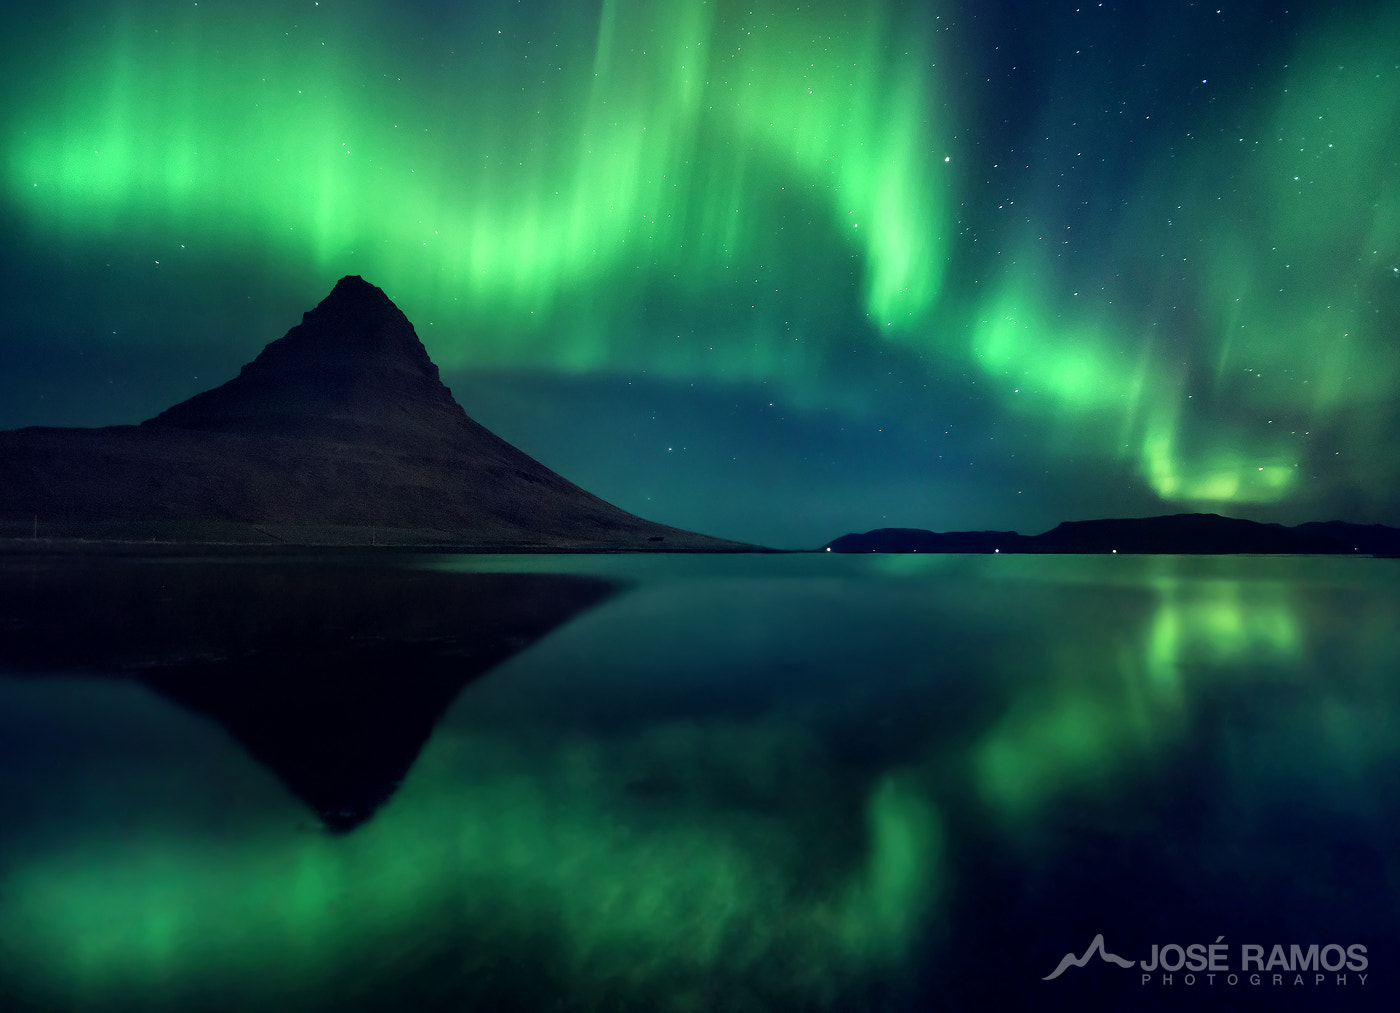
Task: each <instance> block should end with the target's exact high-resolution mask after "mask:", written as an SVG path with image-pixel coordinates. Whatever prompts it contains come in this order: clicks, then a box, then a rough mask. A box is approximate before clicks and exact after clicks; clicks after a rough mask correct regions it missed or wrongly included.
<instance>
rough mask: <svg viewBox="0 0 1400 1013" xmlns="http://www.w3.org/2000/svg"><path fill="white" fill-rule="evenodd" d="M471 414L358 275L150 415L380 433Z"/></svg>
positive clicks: (384, 300)
mask: <svg viewBox="0 0 1400 1013" xmlns="http://www.w3.org/2000/svg"><path fill="white" fill-rule="evenodd" d="M465 419H466V415H465V413H464V412H463V411H462V409H461V407H460V406H459V405H458V404H457V403H456V401H454V400H453V399H452V393H451V391H449V390H448V389H447V387H445V386H444V385H443V383H442V380H441V378H440V377H439V375H438V368H437V366H436V365H435V364H434V363H433V361H432V359H431V358H429V356H428V350H427V349H426V348H424V347H423V343H422V342H421V341H420V340H419V339H418V334H417V332H416V331H414V329H413V324H412V323H410V322H409V320H408V318H407V317H406V316H404V314H403V312H402V311H401V310H400V309H399V308H398V307H397V306H396V305H394V302H393V300H392V299H390V298H389V297H388V296H387V295H385V294H384V291H383V290H382V289H380V288H378V287H377V286H375V285H371V284H370V283H369V282H367V281H365V280H364V279H363V278H362V277H360V276H359V275H353V274H352V275H346V276H345V277H344V278H341V279H340V280H339V281H338V282H336V284H335V287H334V288H333V289H332V290H331V293H330V294H329V295H328V296H326V297H325V298H324V299H322V300H321V302H320V303H319V304H318V305H317V306H316V308H315V309H312V310H308V311H307V312H306V313H304V314H302V319H301V323H300V324H298V325H297V326H295V327H293V328H292V329H291V330H290V331H288V332H287V333H286V334H285V335H283V336H282V337H280V338H278V339H277V340H276V341H273V342H271V343H270V344H268V345H267V346H266V347H265V348H264V349H263V350H262V351H261V352H260V353H259V354H258V356H257V358H255V359H253V361H252V362H249V363H248V364H247V365H246V366H244V367H243V370H242V372H240V373H239V375H238V376H236V377H234V378H233V379H232V380H230V381H229V382H228V383H225V384H224V385H222V386H220V387H216V388H214V389H213V390H208V391H205V392H204V393H202V394H197V395H195V396H194V397H192V398H190V399H189V400H188V401H183V402H181V403H180V404H177V405H175V406H174V407H172V408H168V409H166V410H165V411H163V412H161V413H160V414H159V415H157V416H156V417H155V418H154V419H151V420H149V421H148V422H147V423H146V424H147V425H156V426H173V427H177V428H181V429H203V430H219V431H256V432H284V433H287V434H293V433H307V432H309V431H311V430H316V431H320V432H322V433H323V434H326V435H334V436H338V437H346V438H352V439H354V438H358V437H359V436H363V435H366V434H371V433H372V434H376V439H377V438H382V436H383V435H384V434H385V433H386V432H392V431H406V430H410V429H411V430H422V429H423V428H424V425H425V424H427V425H428V426H429V427H432V426H437V425H441V424H442V423H449V424H455V423H458V422H461V421H465Z"/></svg>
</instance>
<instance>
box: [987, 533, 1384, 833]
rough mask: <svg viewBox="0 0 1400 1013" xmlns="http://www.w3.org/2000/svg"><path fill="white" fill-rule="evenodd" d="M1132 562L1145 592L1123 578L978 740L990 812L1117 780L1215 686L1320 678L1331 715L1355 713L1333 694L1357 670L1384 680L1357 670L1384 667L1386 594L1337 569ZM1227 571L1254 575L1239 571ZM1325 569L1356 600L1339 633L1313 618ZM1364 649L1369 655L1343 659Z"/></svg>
mask: <svg viewBox="0 0 1400 1013" xmlns="http://www.w3.org/2000/svg"><path fill="white" fill-rule="evenodd" d="M1140 562H1141V566H1142V568H1143V570H1144V571H1145V574H1143V575H1144V576H1145V581H1144V583H1145V585H1146V587H1148V588H1150V595H1148V596H1142V595H1141V594H1140V590H1137V591H1135V590H1132V589H1130V585H1129V584H1124V585H1123V588H1122V589H1123V591H1124V593H1125V594H1127V595H1128V596H1129V598H1128V600H1127V601H1117V600H1112V601H1110V600H1105V601H1103V602H1101V603H1100V604H1099V606H1098V607H1096V609H1095V614H1094V617H1093V618H1094V622H1093V629H1092V633H1091V635H1088V636H1085V637H1084V638H1082V639H1074V640H1068V641H1066V642H1065V643H1064V644H1062V645H1057V646H1058V648H1059V649H1058V650H1057V651H1056V653H1055V655H1054V662H1053V664H1052V665H1051V666H1050V667H1049V669H1048V670H1047V673H1046V674H1047V676H1048V679H1047V681H1046V682H1045V684H1044V685H1042V686H1039V687H1037V688H1036V689H1034V690H1030V691H1028V692H1026V693H1025V694H1024V695H1022V696H1021V697H1020V698H1019V699H1017V701H1016V702H1015V703H1014V704H1013V705H1012V706H1011V708H1010V709H1009V710H1008V713H1007V714H1006V715H1005V717H1004V718H1003V719H1002V720H1001V721H1000V722H999V723H998V724H997V726H996V727H995V728H994V729H992V731H991V733H990V734H989V735H988V736H987V737H986V739H984V740H983V742H982V743H981V745H980V746H979V747H978V750H977V753H976V769H977V772H978V781H979V785H980V790H981V793H982V796H983V798H984V799H985V800H986V802H987V803H988V804H989V805H990V806H992V807H993V808H994V809H996V810H998V811H1000V812H1002V813H1003V814H1004V815H1006V816H1008V817H1015V818H1021V819H1030V818H1034V814H1035V813H1036V812H1037V811H1038V810H1042V809H1045V808H1049V807H1053V806H1054V805H1055V804H1056V803H1057V802H1062V801H1063V800H1064V798H1065V796H1066V795H1073V794H1074V793H1077V792H1085V791H1087V792H1091V793H1092V792H1093V791H1095V790H1099V789H1104V788H1108V787H1110V786H1112V785H1114V784H1120V783H1122V782H1123V781H1125V780H1128V779H1130V778H1131V777H1132V776H1133V774H1132V773H1131V772H1132V771H1134V770H1135V769H1137V770H1140V769H1141V768H1142V767H1143V766H1144V765H1149V766H1150V765H1151V764H1152V763H1154V762H1156V761H1158V760H1161V759H1163V758H1164V757H1169V756H1170V754H1171V752H1172V750H1173V748H1174V747H1175V746H1176V745H1178V744H1179V743H1180V739H1181V738H1182V736H1183V735H1186V734H1187V733H1188V729H1189V727H1190V725H1191V722H1192V719H1193V717H1194V716H1195V712H1197V711H1199V710H1200V709H1201V708H1202V707H1203V706H1204V705H1205V703H1206V702H1207V701H1209V700H1211V699H1212V696H1213V694H1214V693H1215V691H1216V689H1217V688H1218V686H1219V685H1226V686H1232V687H1233V689H1234V690H1235V691H1237V692H1247V693H1256V692H1257V693H1269V692H1271V691H1272V690H1273V689H1274V688H1276V687H1277V686H1280V685H1282V686H1288V685H1290V684H1296V682H1297V681H1298V680H1299V678H1300V673H1301V672H1309V671H1311V672H1315V673H1318V674H1319V675H1327V676H1329V677H1332V678H1334V679H1335V683H1336V685H1335V692H1329V691H1328V690H1326V689H1324V688H1323V687H1321V686H1314V687H1313V688H1314V690H1316V691H1318V692H1319V693H1320V694H1321V695H1322V696H1323V698H1324V699H1326V701H1327V709H1328V711H1329V713H1331V714H1333V715H1334V716H1335V717H1337V718H1338V720H1340V721H1341V722H1342V723H1347V722H1349V721H1350V720H1352V718H1354V717H1355V716H1356V715H1355V714H1352V712H1353V711H1355V709H1356V705H1355V704H1354V703H1353V702H1352V701H1349V700H1347V699H1346V698H1345V696H1346V695H1349V693H1350V691H1353V690H1354V689H1355V682H1354V680H1355V679H1356V678H1357V677H1358V676H1359V677H1360V678H1361V679H1362V681H1363V682H1364V683H1366V686H1367V689H1368V691H1369V690H1380V691H1382V692H1389V691H1390V688H1389V687H1386V686H1384V685H1383V683H1379V682H1378V683H1372V682H1371V679H1372V678H1373V676H1374V674H1375V673H1382V672H1385V671H1387V670H1388V669H1387V664H1388V663H1389V664H1393V660H1391V661H1390V662H1387V660H1386V659H1385V657H1384V655H1385V653H1386V652H1387V651H1390V652H1392V653H1393V651H1394V645H1393V643H1392V641H1393V640H1394V637H1393V635H1391V634H1387V633H1386V632H1385V630H1386V627H1387V625H1388V623H1389V622H1390V619H1389V618H1388V613H1389V610H1390V609H1391V608H1393V605H1392V604H1391V603H1390V602H1389V601H1387V600H1386V599H1385V597H1384V596H1382V598H1381V600H1379V601H1377V600H1376V599H1374V598H1373V597H1372V596H1370V595H1368V594H1366V593H1365V592H1364V591H1363V590H1362V589H1361V585H1359V584H1355V583H1353V581H1352V580H1351V579H1349V576H1350V575H1349V574H1348V572H1347V570H1346V568H1345V567H1341V568H1336V569H1334V570H1333V571H1332V572H1331V573H1330V574H1328V575H1327V577H1325V578H1324V579H1323V580H1322V581H1320V582H1318V583H1319V584H1320V585H1321V586H1320V587H1319V586H1317V585H1315V584H1312V586H1309V585H1310V584H1311V583H1312V582H1309V583H1308V584H1303V585H1301V586H1300V585H1299V584H1298V583H1297V581H1296V577H1297V574H1298V570H1299V569H1300V568H1299V566H1298V563H1297V561H1295V560H1288V559H1256V560H1252V561H1250V562H1248V563H1241V562H1240V561H1238V560H1232V559H1223V558H1214V559H1212V558H1209V557H1182V556H1159V557H1142V558H1141V560H1140ZM1326 566H1327V564H1324V567H1326ZM1303 569H1306V567H1303ZM1319 569H1323V568H1322V567H1320V568H1319ZM1241 570H1246V571H1249V570H1253V571H1254V572H1253V573H1250V574H1249V576H1248V577H1241V575H1240V571H1241ZM1134 573H1135V574H1136V571H1134ZM1130 580H1131V578H1130ZM1334 580H1335V581H1336V582H1337V588H1336V590H1335V591H1334V592H1333V593H1337V594H1339V595H1340V596H1341V600H1344V601H1347V602H1349V603H1350V604H1352V605H1353V606H1355V607H1356V608H1357V609H1358V611H1357V614H1355V615H1353V616H1350V617H1348V619H1347V623H1348V625H1349V624H1350V623H1355V624H1356V626H1355V632H1354V634H1353V635H1352V636H1348V637H1347V638H1346V640H1345V642H1344V643H1338V642H1337V641H1336V640H1335V639H1333V638H1334V636H1335V634H1334V633H1332V632H1331V631H1329V630H1328V628H1327V627H1328V626H1329V625H1330V624H1331V623H1332V622H1335V621H1336V620H1337V619H1338V617H1337V616H1336V615H1334V614H1330V612H1331V610H1330V609H1328V608H1326V607H1325V606H1324V607H1320V606H1322V605H1323V603H1325V602H1326V600H1327V597H1328V591H1330V590H1332V589H1330V588H1329V587H1328V585H1329V584H1331V582H1332V581H1334ZM1099 609H1102V611H1101V612H1100V611H1098V610H1099ZM1310 627H1312V628H1311V629H1310ZM1309 640H1312V641H1314V642H1313V643H1311V644H1310V643H1308V641H1309ZM1369 651H1375V652H1376V657H1374V658H1371V659H1368V660H1367V661H1366V662H1364V663H1359V664H1358V663H1356V662H1355V661H1350V662H1348V659H1349V658H1350V656H1351V655H1352V654H1354V653H1360V654H1361V655H1362V656H1363V657H1364V656H1365V655H1366V653H1367V652H1369ZM1341 665H1346V666H1347V667H1349V668H1350V669H1351V672H1350V673H1349V676H1348V677H1345V678H1338V677H1337V676H1338V674H1339V673H1337V672H1336V671H1335V668H1336V666H1341ZM1346 714H1352V718H1348V717H1345V716H1343V715H1346ZM1324 738H1325V736H1324ZM1353 745H1354V743H1350V742H1348V740H1347V737H1346V736H1340V737H1337V738H1336V739H1335V740H1332V741H1330V742H1329V743H1328V749H1329V751H1335V752H1336V753H1337V754H1341V753H1344V752H1346V751H1347V750H1348V749H1350V748H1351V747H1352V746H1353ZM1373 745H1374V742H1371V743H1370V746H1373ZM1370 746H1368V747H1367V748H1369V747H1370Z"/></svg>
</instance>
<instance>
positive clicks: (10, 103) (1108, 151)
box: [0, 0, 1400, 547]
mask: <svg viewBox="0 0 1400 1013" xmlns="http://www.w3.org/2000/svg"><path fill="white" fill-rule="evenodd" d="M1285 6H1286V7H1287V10H1284V9H1283V8H1284V7H1285ZM0 81H3V103H0V136H3V139H4V144H3V154H4V160H3V163H0V230H3V233H2V234H3V236H4V242H3V244H0V260H3V271H0V287H2V289H3V291H0V428H14V427H19V426H27V425H74V426H95V425H108V424H116V423H133V422H138V421H140V420H142V419H145V418H149V417H150V416H152V415H154V414H156V413H157V412H158V411H160V410H161V409H163V408H165V407H167V406H169V405H171V404H173V403H175V402H177V401H180V400H183V399H184V398H187V397H189V396H191V395H192V394H194V393H196V392H198V391H200V390H204V389H207V388H209V387H212V386H215V385H217V384H219V383H222V382H223V381H225V380H227V379H229V378H230V377H232V376H233V375H234V374H235V373H236V372H237V371H238V368H239V367H240V366H241V365H242V364H243V363H244V362H246V361H247V360H249V359H251V358H252V357H253V356H254V355H255V354H256V353H257V352H258V351H259V350H260V349H261V348H262V346H263V345H264V344H266V343H267V342H269V341H271V340H273V339H274V338H277V337H280V336H281V335H282V334H283V333H285V332H286V331H287V329H288V328H289V327H291V326H292V325H293V324H295V323H297V322H299V320H300V319H301V313H302V312H303V311H304V310H306V309H309V308H311V307H312V306H314V305H315V304H316V303H317V302H319V301H320V300H321V299H322V298H324V297H325V295H326V294H327V293H328V292H329V291H330V289H331V287H332V285H333V284H334V283H335V281H336V279H337V278H339V277H340V276H342V275H345V274H360V275H363V276H364V277H365V278H366V279H367V280H369V281H371V282H372V283H374V284H376V285H378V286H380V287H381V288H383V289H384V290H385V291H386V292H387V293H388V295H389V296H390V297H391V298H392V299H394V300H395V302H397V303H398V305H399V307H400V308H401V309H402V310H403V311H404V312H405V313H406V314H407V315H408V317H409V319H410V320H412V321H413V322H414V324H415V326H416V327H417V330H418V333H419V336H420V337H421V338H422V339H423V341H424V343H425V345H426V346H427V348H428V351H429V353H430V354H431V355H432V356H433V358H434V360H435V361H436V362H437V363H438V364H439V365H440V366H441V367H442V371H443V377H444V379H445V380H446V382H447V383H448V385H449V386H450V387H451V388H452V390H453V392H454V394H455V395H456V397H457V399H458V401H460V402H461V403H462V405H463V407H464V408H466V410H467V412H468V414H470V415H472V416H473V417H474V418H476V419H477V420H478V421H480V422H482V423H483V424H485V425H486V426H488V427H490V428H491V429H493V430H494V431H496V432H497V433H498V434H500V435H501V436H502V437H504V438H505V439H507V440H509V441H510V442H512V443H514V444H515V445H516V446H518V447H520V448H521V449H523V450H525V451H526V452H527V453H530V454H532V455H533V456H535V457H537V458H538V459H539V460H541V461H542V462H543V463H545V464H546V465H548V466H550V467H552V468H554V469H555V470H556V471H559V472H560V473H561V474H563V475H564V476H565V477H567V478H570V479H572V480H573V481H575V482H577V483H578V484H580V485H582V486H583V487H585V488H587V489H589V490H590V491H592V492H595V493H597V494H598V495H601V496H603V497H604V498H605V499H608V500H611V501H612V502H614V503H617V504H618V505H619V506H622V507H624V508H626V509H629V510H632V511H633V512H636V513H640V514H642V515H644V516H646V517H649V518H651V519H653V520H657V521H661V522H663V523H668V524H674V525H677V526H681V527H687V528H692V529H697V530H701V531H705V532H707V533H710V534H715V535H721V536H727V537H731V538H737V539H743V540H748V541H758V542H762V543H766V544H770V545H776V546H782V547H814V546H817V545H820V544H821V543H823V542H825V541H827V540H829V539H831V538H834V537H836V536H837V535H840V534H842V533H844V532H847V531H852V530H861V531H863V530H867V529H869V528H875V527H885V526H910V527H925V528H932V529H935V530H955V529H968V528H1002V529H1016V530H1019V531H1022V532H1023V533H1035V532H1039V531H1042V530H1045V529H1046V528H1048V527H1051V526H1053V525H1054V524H1055V523H1057V522H1058V521H1060V520H1071V519H1086V518H1092V517H1103V516H1144V515H1152V514H1159V513H1175V512H1181V511H1187V510H1202V511H1207V510H1208V511H1215V512H1220V513H1225V514H1230V515H1233V516H1241V517H1249V518H1252V519H1256V520H1271V521H1272V520H1277V521H1283V522H1285V523H1297V522H1300V521H1305V520H1324V519H1332V518H1338V519H1343V520H1351V521H1358V522H1368V523H1369V522H1382V523H1390V524H1400V453H1397V449H1396V446H1395V444H1396V436H1397V434H1400V383H1397V380H1398V379H1400V7H1397V5H1395V4H1394V3H1382V2H1376V3H1346V2H1343V3H1338V2H1336V0H1327V2H1301V3H1293V4H1287V5H1283V4H1279V3H1278V2H1276V0H1270V2H1264V0H1251V2H1243V3H1234V2H1220V3H1187V2H1184V0H1163V2H1157V3H1142V2H1128V0H1120V2H1113V3H1102V4H1099V3H1092V2H1091V3H1082V4H1076V3H1072V2H1038V3H1026V2H1001V3H998V2H994V0H992V2H989V0H948V2H942V3H940V2H919V3H896V2H878V0H862V2H860V3H852V2H850V0H821V2H815V3H812V2H808V3H799V2H795V0H788V2H783V0H746V2H743V3H735V2H729V0H714V2H705V0H664V2H661V0H603V2H599V0H558V2H545V0H530V2H514V0H512V2H506V0H495V2H485V3H449V2H446V0H406V2H395V3H389V2H387V0H381V2H372V0H357V2H345V0H321V2H319V3H316V2H313V0H296V2H286V0H277V2H267V0H239V2H236V3H235V2H224V0H200V2H199V3H194V2H191V0H182V2H168V0H140V2H136V0H131V2H127V3H114V2H101V0H96V2H72V3H69V2H63V0H56V2H54V3H50V4H42V5H40V4H27V5H17V4H8V5H5V8H4V10H3V12H0Z"/></svg>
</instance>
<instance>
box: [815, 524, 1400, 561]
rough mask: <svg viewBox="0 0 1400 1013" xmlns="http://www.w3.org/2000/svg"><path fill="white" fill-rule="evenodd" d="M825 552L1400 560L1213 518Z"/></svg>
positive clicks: (1376, 536) (1320, 532) (1369, 536)
mask: <svg viewBox="0 0 1400 1013" xmlns="http://www.w3.org/2000/svg"><path fill="white" fill-rule="evenodd" d="M825 548H826V549H827V550H828V551H830V552H1049V553H1054V552H1058V553H1113V552H1120V553H1161V554H1174V555H1197V554H1201V555H1214V554H1223V553H1241V552H1242V553H1283V554H1289V555H1320V554H1347V555H1354V554H1356V553H1365V554H1371V555H1394V554H1396V553H1397V552H1400V529H1396V528H1388V527H1385V526H1384V525H1381V524H1370V525H1364V524H1348V523H1345V522H1343V521H1326V522H1311V523H1308V524H1299V525H1297V526H1296V527H1291V528H1290V527H1284V526H1283V525H1282V524H1260V523H1258V522H1256V521H1247V520H1240V519H1238V518H1234V517H1221V516H1220V515H1219V514H1172V515H1170V516H1165V517H1140V518H1130V519H1114V520H1097V521H1066V522H1064V523H1063V524H1060V525H1058V526H1057V527H1055V528H1053V529H1051V530H1050V531H1046V532H1045V533H1043V534H1039V535H1021V534H1017V533H1016V532H1015V531H949V532H934V531H923V530H920V529H917V528H879V529H876V530H874V531H867V532H866V533H864V534H849V535H842V536H841V537H840V538H837V539H834V540H833V541H831V542H828V543H827V545H826V546H825Z"/></svg>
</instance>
